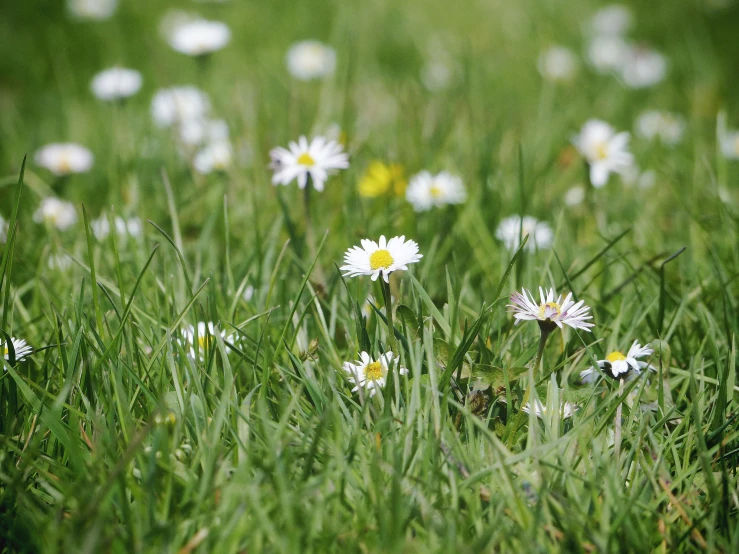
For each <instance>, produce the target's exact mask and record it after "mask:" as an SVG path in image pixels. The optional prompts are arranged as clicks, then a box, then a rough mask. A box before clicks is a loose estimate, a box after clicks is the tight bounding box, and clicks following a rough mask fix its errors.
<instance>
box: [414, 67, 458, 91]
mask: <svg viewBox="0 0 739 554" xmlns="http://www.w3.org/2000/svg"><path fill="white" fill-rule="evenodd" d="M453 79H454V69H453V67H452V65H451V64H449V63H447V62H446V61H444V60H430V61H428V62H426V63H425V64H424V65H423V67H422V68H421V82H422V83H423V86H425V87H426V88H427V89H428V90H429V91H431V92H437V91H440V90H444V89H445V88H448V87H449V85H450V84H451V83H452V80H453Z"/></svg>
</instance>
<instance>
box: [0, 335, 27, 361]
mask: <svg viewBox="0 0 739 554" xmlns="http://www.w3.org/2000/svg"><path fill="white" fill-rule="evenodd" d="M10 343H11V344H12V345H13V353H14V354H15V363H16V364H17V363H19V362H22V361H23V360H25V359H26V358H27V357H28V356H29V355H30V354H31V352H33V348H31V346H30V345H29V344H28V343H27V342H26V341H25V340H23V339H17V338H15V337H10ZM0 354H2V356H3V358H5V361H8V362H9V361H10V348H8V344H7V342H6V340H5V338H4V337H0Z"/></svg>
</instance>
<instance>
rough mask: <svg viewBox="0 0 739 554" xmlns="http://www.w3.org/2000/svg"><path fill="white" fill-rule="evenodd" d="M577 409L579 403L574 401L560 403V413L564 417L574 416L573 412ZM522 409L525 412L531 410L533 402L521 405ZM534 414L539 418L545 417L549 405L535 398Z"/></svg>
mask: <svg viewBox="0 0 739 554" xmlns="http://www.w3.org/2000/svg"><path fill="white" fill-rule="evenodd" d="M576 409H577V405H575V404H573V403H572V402H564V403H563V404H561V405H560V408H559V415H560V416H561V417H562V418H564V419H567V418H570V417H572V414H574V413H575V410H576ZM521 411H522V412H525V413H527V414H528V413H530V412H531V403H530V402H526V404H524V405H523V406H521ZM534 415H535V416H536V417H538V418H539V419H544V416H546V415H547V407H546V406H545V405H544V404H542V403H541V401H540V400H538V399H537V400H534Z"/></svg>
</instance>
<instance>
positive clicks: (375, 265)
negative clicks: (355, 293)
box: [369, 250, 395, 271]
mask: <svg viewBox="0 0 739 554" xmlns="http://www.w3.org/2000/svg"><path fill="white" fill-rule="evenodd" d="M394 261H395V260H393V257H392V256H391V255H390V252H388V251H387V250H375V251H374V252H372V254H370V260H369V262H370V267H371V268H372V271H375V270H376V269H382V268H385V269H387V268H388V267H390V266H391V265H393V262H394Z"/></svg>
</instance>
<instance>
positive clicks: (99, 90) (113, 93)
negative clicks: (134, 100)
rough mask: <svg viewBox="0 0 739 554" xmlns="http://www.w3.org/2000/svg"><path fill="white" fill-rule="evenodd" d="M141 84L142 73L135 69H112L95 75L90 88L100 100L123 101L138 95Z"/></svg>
mask: <svg viewBox="0 0 739 554" xmlns="http://www.w3.org/2000/svg"><path fill="white" fill-rule="evenodd" d="M141 82H142V79H141V73H139V72H138V71H136V70H135V69H126V68H124V67H112V68H110V69H106V70H105V71H101V72H100V73H98V74H97V75H95V77H94V78H93V79H92V83H91V85H90V88H91V89H92V93H93V94H94V95H95V96H97V97H98V98H99V99H100V100H121V99H123V98H128V97H129V96H133V95H134V94H136V93H137V92H138V91H139V89H140V88H141Z"/></svg>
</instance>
